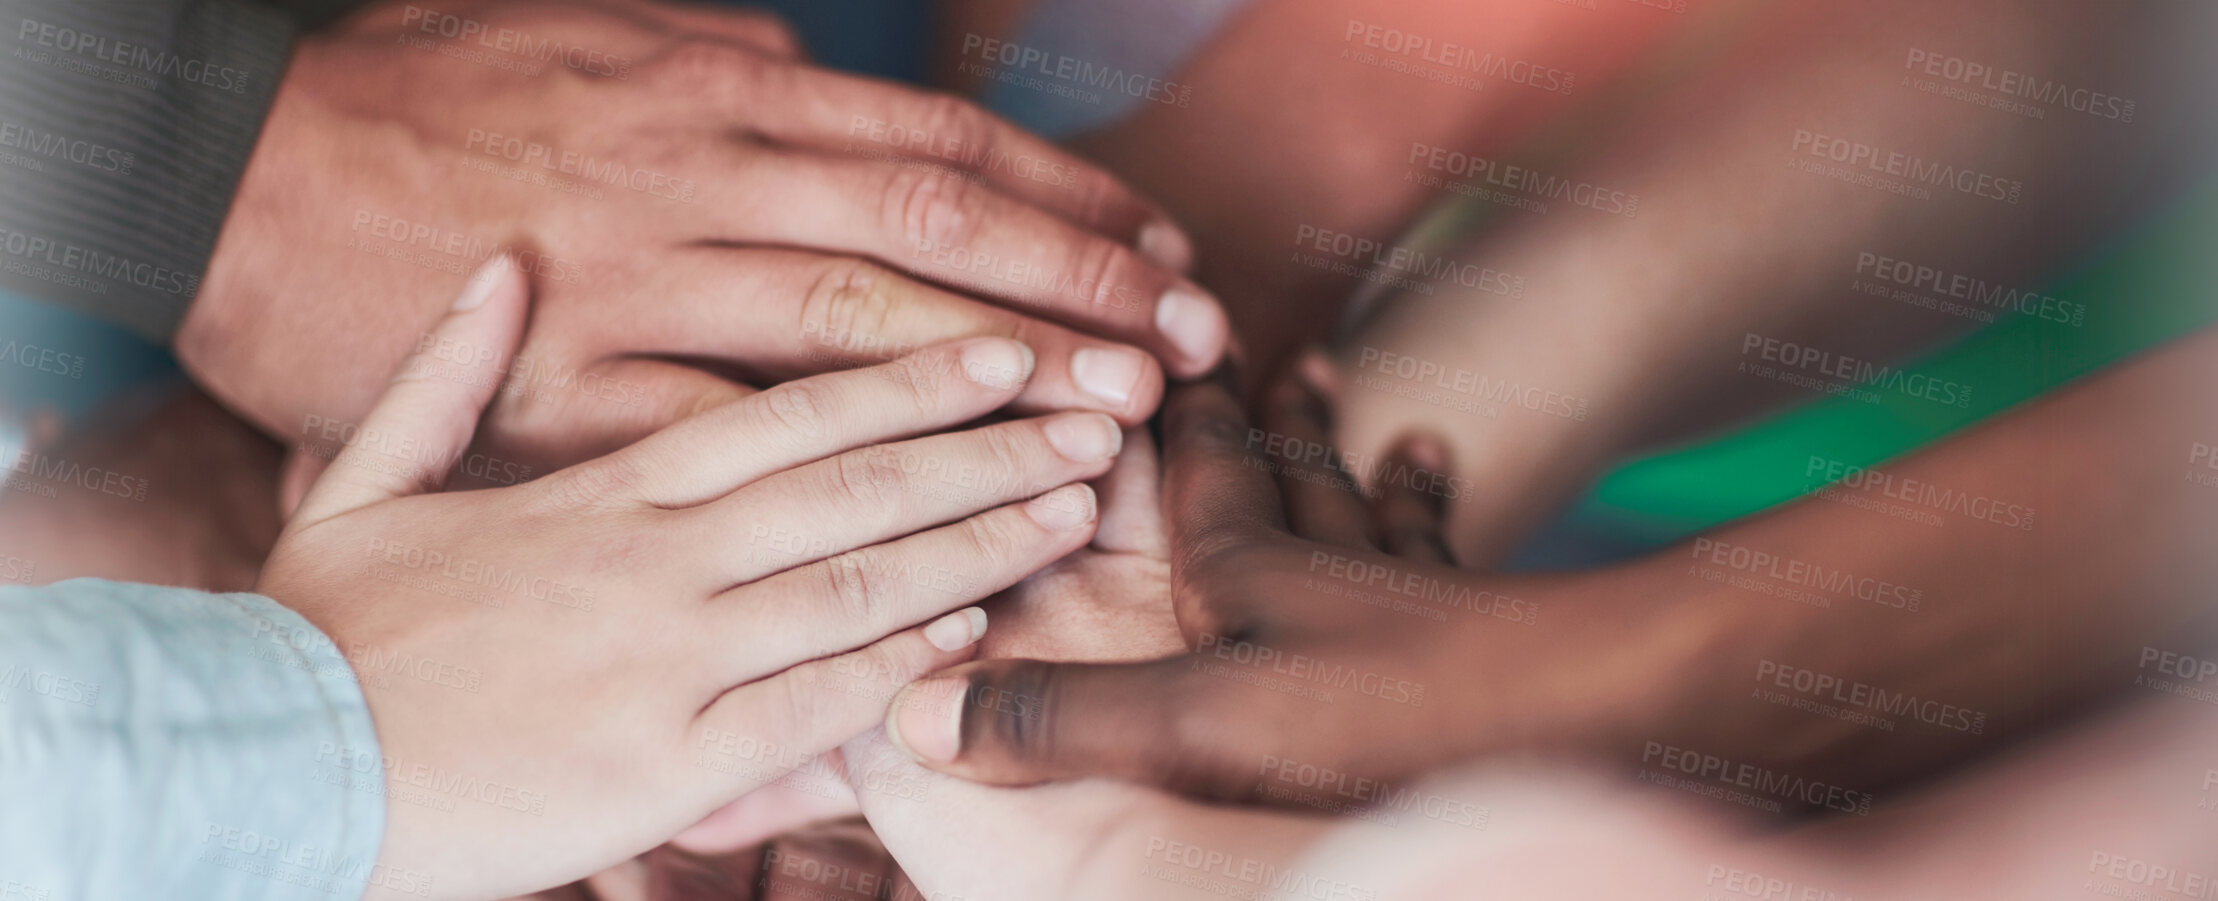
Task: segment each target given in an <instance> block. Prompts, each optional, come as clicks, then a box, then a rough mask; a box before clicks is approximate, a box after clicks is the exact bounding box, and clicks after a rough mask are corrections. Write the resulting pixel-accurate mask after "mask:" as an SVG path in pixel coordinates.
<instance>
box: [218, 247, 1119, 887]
mask: <svg viewBox="0 0 2218 901" xmlns="http://www.w3.org/2000/svg"><path fill="white" fill-rule="evenodd" d="M503 259H504V260H505V258H503ZM525 293H526V291H525V285H524V281H523V279H522V278H521V277H520V274H519V273H518V272H517V270H516V269H515V268H514V267H513V266H509V265H504V264H503V263H502V262H496V263H495V264H493V265H492V266H489V267H488V268H487V269H486V270H485V271H484V272H483V273H481V274H480V275H479V276H477V277H475V278H473V280H472V282H471V284H470V287H469V289H468V291H467V292H466V293H465V294H464V295H463V296H462V298H461V299H460V300H458V301H457V302H456V304H455V305H454V309H453V311H452V312H450V313H449V314H447V316H446V317H445V318H444V319H443V320H442V321H441V323H440V324H439V326H438V327H437V328H436V329H435V330H434V333H433V334H434V337H435V338H437V339H438V340H439V341H451V342H460V343H463V344H468V345H471V346H482V347H490V348H509V347H512V346H514V344H515V342H516V341H517V340H518V335H519V334H520V333H521V331H522V328H523V322H524V318H525ZM1031 368H1032V357H1031V355H1030V353H1029V352H1028V351H1027V350H1026V349H1025V347H1024V346H1023V345H1022V344H1018V343H1016V342H1012V341H1008V340H1006V339H998V338H987V339H972V340H969V341H964V342H958V343H956V344H952V345H948V346H945V347H939V348H934V349H931V350H928V351H925V352H923V353H920V354H917V355H914V356H911V357H907V358H904V359H902V360H900V361H898V362H895V363H891V364H885V365H881V366H876V367H871V368H868V369H863V370H858V371H855V372H849V373H840V374H835V375H828V376H820V377H815V378H810V379H803V380H800V381H795V382H791V383H787V384H785V385H781V386H778V387H776V388H772V389H770V390H768V391H765V392H762V393H760V394H756V395H753V396H751V397H749V398H746V399H744V400H741V401H737V402H735V403H732V404H729V405H726V406H723V407H719V408H717V409H715V410H712V411H708V412H705V413H702V414H700V415H698V416H696V417H693V418H691V419H688V420H686V421H685V422H683V423H681V424H679V425H676V426H673V427H671V428H668V429H665V430H663V431H661V432H658V433H656V434H655V435H653V436H651V437H649V438H647V439H645V440H642V441H640V442H639V443H637V444H634V445H632V446H631V447H628V448H625V449H624V450H623V451H621V452H619V453H616V454H613V455H610V456H608V457H604V458H602V459H599V460H595V461H592V462H589V463H586V464H581V465H578V466H575V467H571V468H569V469H565V470H561V471H558V472H554V473H551V474H548V475H546V476H544V477H542V478H540V479H537V480H535V481H532V482H529V483H526V484H523V485H518V486H514V487H508V488H495V489H488V490H484V491H471V492H459V493H444V494H441V493H428V492H430V489H432V488H435V487H436V486H438V485H439V484H440V483H441V482H442V481H444V480H445V479H446V478H447V476H448V475H449V473H450V471H451V469H452V468H453V466H454V462H455V460H456V458H457V457H458V456H459V455H460V454H461V452H462V450H463V449H464V448H465V447H467V446H468V444H469V442H470V438H471V434H472V431H473V430H474V428H475V427H476V424H477V416H478V412H479V411H480V410H482V409H483V407H484V405H485V404H486V402H487V401H488V400H489V398H490V397H491V395H492V393H493V391H494V390H495V388H494V382H493V381H492V380H491V379H487V378H484V377H483V376H484V373H483V372H482V371H481V368H473V367H469V366H450V365H446V364H443V363H441V362H440V361H439V360H438V359H437V358H436V356H435V354H434V353H433V352H429V351H427V352H421V353H418V354H416V355H415V356H413V357H411V358H410V359H409V360H408V361H407V362H406V363H405V364H404V365H403V367H402V368H401V375H400V377H399V378H398V379H396V381H395V383H394V385H393V387H392V389H391V390H390V391H388V393H387V394H386V396H385V398H384V399H383V400H381V401H380V402H379V404H378V406H377V407H376V409H375V410H373V411H372V412H371V414H370V416H369V417H368V419H367V421H366V422H365V423H364V426H363V434H364V439H363V440H361V441H359V442H356V443H355V444H353V445H351V446H350V447H348V448H347V449H346V450H345V451H344V452H342V453H341V454H340V456H339V457H338V459H336V460H335V461H333V463H332V465H331V467H330V468H329V470H328V471H327V472H325V474H324V475H323V477H322V479H321V480H320V481H319V482H317V484H316V485H315V487H314V488H313V489H312V490H311V491H310V492H309V494H308V496H307V497H306V499H305V500H303V501H302V503H301V505H300V508H299V510H298V511H297V512H296V514H295V516H294V518H293V520H292V521H291V522H290V523H289V524H288V525H287V527H286V531H285V532H284V534H283V535H282V536H281V537H280V538H279V540H278V544H277V547H276V549H275V550H274V551H273V552H272V553H271V556H270V560H269V563H268V564H267V565H266V567H265V568H264V570H263V573H262V577H261V581H260V583H259V585H258V590H260V591H262V592H263V593H265V594H268V595H270V596H271V597H274V598H277V599H278V600H280V601H282V602H284V603H286V604H287V605H288V606H291V607H293V608H294V609H296V610H298V611H300V612H301V614H302V615H304V616H306V617H307V618H308V619H309V620H310V621H312V622H314V623H316V624H317V626H318V627H319V628H321V629H322V630H323V631H324V632H325V633H326V634H328V635H329V636H330V637H331V639H332V640H333V641H334V642H335V643H337V644H338V645H339V647H340V648H341V649H343V650H344V651H345V653H346V655H347V657H348V659H349V660H350V661H352V662H354V663H355V665H356V667H357V668H358V670H367V676H366V677H365V678H363V679H362V685H363V695H364V697H365V698H366V700H367V701H368V704H369V708H370V712H371V715H372V717H373V718H374V720H375V722H376V724H377V731H378V739H379V743H380V745H381V748H380V749H379V751H380V752H382V754H383V757H384V760H383V770H382V771H383V772H384V773H385V776H386V778H387V782H388V785H389V786H390V788H391V789H392V790H391V791H390V792H389V794H390V795H391V796H392V797H394V798H396V799H398V798H404V797H407V796H408V794H409V793H410V792H412V791H415V789H414V788H412V787H411V786H414V785H418V784H419V783H418V782H417V781H414V780H417V779H419V777H421V778H425V779H429V780H430V781H431V782H433V783H436V784H451V783H453V782H454V781H455V780H469V784H473V785H481V786H487V787H491V788H493V789H497V792H495V793H493V795H492V796H491V797H492V800H490V801H484V799H483V798H482V797H481V794H483V793H473V794H471V795H470V796H469V797H468V798H466V799H461V801H460V803H459V804H454V805H441V806H443V807H445V806H451V807H452V808H453V809H445V810H442V809H433V808H427V807H424V806H420V805H415V804H408V803H394V804H392V805H391V806H390V808H389V813H388V824H387V833H386V836H385V841H384V844H383V847H382V850H381V852H380V858H379V861H380V863H381V864H382V865H383V866H384V867H385V870H384V872H400V873H415V874H423V875H424V876H425V877H426V880H427V881H421V882H419V881H415V880H411V881H410V883H409V885H408V886H407V887H406V888H416V887H422V886H425V885H428V887H429V889H430V890H431V892H432V893H433V894H434V895H435V896H439V897H487V896H497V895H499V894H501V893H510V892H516V891H526V890H533V889H537V888H541V887H545V886H548V885H553V884H557V883H560V882H563V881H565V880H569V879H574V878H576V877H579V876H582V875H585V874H586V873H590V872H594V871H596V870H599V869H601V868H603V867H605V866H607V865H609V864H611V863H614V862H616V861H619V860H623V859H626V858H629V857H631V856H633V855H635V854H637V853H639V852H641V851H644V850H646V849H647V848H649V847H652V846H654V845H656V844H658V843H660V842H662V841H663V840H664V839H667V838H669V837H670V836H671V835H673V834H675V833H676V832H678V831H679V830H680V829H682V828H683V827H685V826H686V825H687V824H689V823H692V822H694V821H697V820H699V819H701V818H702V817H703V816H704V815H705V814H707V813H708V812H710V811H711V810H714V809H716V808H718V807H720V806H722V805H724V804H726V803H728V802H730V801H731V800H733V799H734V798H736V797H739V796H740V795H742V794H744V793H746V792H747V791H749V790H751V789H754V788H756V787H759V786H761V785H762V784H764V783H767V782H769V781H771V780H772V779H775V778H778V777H779V776H780V775H782V774H783V772H784V771H785V770H786V769H787V768H790V767H792V766H794V765H797V764H799V763H800V762H802V761H805V760H807V759H808V758H810V757H812V756H814V755H816V754H818V753H821V752H823V751H826V750H829V749H831V748H833V747H835V746H836V745H837V744H838V743H839V742H841V741H843V740H845V739H846V738H848V737H850V736H852V735H854V734H855V733H857V732H859V731H861V730H863V729H866V728H869V727H870V726H871V725H873V724H875V723H876V722H877V721H878V719H879V718H881V717H882V716H883V714H884V710H885V708H886V704H887V702H888V699H889V698H890V697H891V696H892V695H893V693H894V692H895V690H896V689H898V688H899V687H900V686H901V685H903V684H905V683H906V682H907V681H908V680H909V679H912V678H914V677H915V676H917V675H919V674H921V673H924V672H929V671H931V670H934V669H938V668H940V667H943V666H946V665H948V664H950V663H953V662H956V661H959V660H962V659H964V658H966V657H968V656H969V654H970V653H971V649H970V646H971V644H972V643H973V642H975V640H976V638H977V637H978V635H979V633H981V632H982V631H983V628H984V623H983V615H982V614H981V613H979V612H977V611H962V612H957V613H954V614H952V615H947V616H942V614H946V613H947V612H948V611H950V610H953V609H954V608H957V607H961V606H963V605H964V604H967V603H970V602H974V601H977V600H980V599H983V598H985V597H987V596H989V595H991V594H993V593H994V592H996V591H999V590H1000V589H1002V588H1004V587H1006V586H1008V585H1009V584H1012V583H1014V582H1015V581H1017V580H1018V579H1019V578H1021V577H1023V576H1024V575H1025V574H1026V573H1029V572H1031V571H1033V570H1035V569H1037V568H1039V567H1040V566H1042V565H1044V564H1046V563H1047V562H1048V561H1050V560H1053V559H1055V558H1057V557H1060V556H1062V555H1063V554H1065V553H1068V552H1069V551H1071V550H1073V549H1075V548H1076V547H1078V546H1081V545H1083V544H1085V543H1086V541H1087V540H1088V539H1089V538H1091V536H1092V532H1093V526H1094V521H1095V507H1094V500H1093V494H1092V492H1091V490H1090V489H1088V488H1087V487H1086V486H1084V485H1068V484H1067V483H1070V482H1074V481H1078V480H1082V479H1086V478H1090V477H1093V476H1096V475H1099V474H1100V473H1102V472H1103V471H1104V470H1106V469H1107V468H1108V467H1109V465H1110V461H1111V458H1112V457H1113V456H1114V455H1115V453H1116V451H1117V444H1118V442H1119V440H1120V435H1119V433H1118V431H1117V429H1116V427H1115V425H1114V423H1113V422H1112V421H1111V420H1110V419H1109V418H1108V417H1106V416H1103V415H1101V414H1098V413H1064V414H1059V415H1056V416H1051V417H1047V418H1044V419H1034V420H1020V421H1014V422H1005V423H1000V424H996V425H991V426H986V427H983V428H979V429H976V430H972V431H966V432H955V433H949V434H934V435H932V436H931V437H926V438H921V439H916V440H911V441H903V442H898V443H892V444H883V445H880V446H875V447H870V446H868V445H872V444H875V443H878V442H885V441H889V440H892V439H895V438H899V437H902V436H905V435H912V434H928V433H933V432H937V431H940V430H943V429H947V428H951V427H953V426H955V425H957V424H959V423H964V422H969V421H971V420H974V419H977V418H978V417H980V416H982V415H984V414H986V413H988V412H990V411H992V410H994V409H996V408H998V407H1000V406H1002V405H1004V404H1007V403H1008V402H1009V401H1010V400H1011V399H1012V398H1013V397H1015V396H1016V395H1017V393H1018V392H1019V390H1020V389H1021V386H1022V385H1023V384H1024V381H1025V378H1026V376H1027V375H1028V374H1029V373H1030V371H1031ZM980 474H990V476H991V477H980ZM1054 485H1066V487H1063V488H1060V489H1057V490H1054V491H1049V492H1047V493H1045V494H1040V496H1038V497H1036V498H1034V499H1033V500H1031V501H1030V502H1023V501H1024V500H1025V498H1027V497H1032V496H1033V495H1036V494H1039V493H1040V491H1041V490H1042V489H1044V488H1046V487H1049V486H1054ZM904 536H906V537H904ZM935 617H938V619H934V618H935ZM927 621H931V622H932V624H931V625H930V626H929V627H920V626H922V624H923V623H925V622H927ZM380 660H391V661H404V662H407V666H406V667H405V668H404V671H403V672H402V673H401V674H400V675H394V674H391V673H382V672H380V671H379V670H378V668H376V667H374V666H373V662H374V661H380ZM427 665H428V666H429V667H430V668H429V669H427V668H426V667H427ZM422 672H430V673H432V676H430V677H422V676H417V675H416V674H418V673H422ZM387 677H389V678H387ZM331 750H332V754H331V759H329V760H322V761H318V762H317V763H318V764H321V765H327V766H331V767H333V768H334V770H335V772H336V774H337V775H339V776H351V775H352V774H355V773H376V772H379V771H380V770H379V768H378V766H377V764H378V761H376V760H375V759H374V755H372V758H371V759H368V760H367V761H366V762H365V759H364V758H363V755H365V754H371V751H370V749H344V748H342V749H331ZM425 774H430V775H429V776H426V775H425ZM386 787H387V786H379V788H380V789H385V788H386ZM481 801H484V802H483V803H480V802H481ZM393 887H395V886H373V893H374V892H376V891H378V890H381V889H384V888H393ZM403 890H406V889H405V888H403Z"/></svg>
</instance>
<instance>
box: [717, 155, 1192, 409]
mask: <svg viewBox="0 0 2218 901" xmlns="http://www.w3.org/2000/svg"><path fill="white" fill-rule="evenodd" d="M749 172H750V177H747V178H743V179H735V180H733V182H732V183H731V184H729V185H718V186H711V187H710V188H709V190H710V192H711V193H712V194H714V193H716V192H724V191H731V192H735V193H734V194H733V195H731V196H710V197H708V198H707V200H708V202H707V203H706V204H705V205H704V206H703V207H702V208H701V209H702V210H703V211H704V212H707V213H710V214H714V215H721V216H724V217H725V221H722V222H719V223H716V224H714V225H713V226H712V227H714V228H717V229H718V230H719V231H720V232H723V234H720V235H718V236H717V237H720V238H722V239H723V240H728V241H771V242H779V243H785V244H794V245H801V246H806V247H814V248H820V249H824V250H829V251H838V252H842V253H849V254H855V255H859V256H866V257H871V258H873V259H876V260H879V261H881V262H884V263H886V264H887V265H889V266H893V267H894V268H897V269H901V270H903V271H906V272H910V273H913V274H915V275H917V276H919V277H921V278H925V279H928V280H931V281H933V282H937V283H940V284H945V285H950V286H953V287H956V288H959V289H962V290H963V291H965V292H968V293H971V294H976V295H978V296H980V297H984V298H988V299H992V300H995V301H998V302H1001V303H1003V304H1006V305H1009V306H1011V307H1013V308H1016V309H1020V310H1027V311H1033V312H1036V313H1037V314H1038V315H1041V316H1045V317H1047V318H1050V319H1053V320H1055V321H1058V322H1062V323H1064V324H1067V325H1071V326H1073V327H1076V328H1078V329H1080V330H1082V331H1086V332H1089V333H1093V334H1098V335H1101V336H1103V337H1107V338H1111V339H1115V340H1118V341H1124V342H1129V343H1132V344H1136V345H1139V346H1141V347H1143V348H1146V349H1147V350H1148V351H1149V352H1150V353H1153V354H1155V355H1156V356H1157V357H1158V358H1160V359H1162V360H1163V361H1164V365H1165V366H1166V367H1168V368H1169V369H1170V370H1171V371H1172V373H1173V374H1175V375H1178V376H1180V377H1192V376H1196V375H1199V374H1201V373H1203V372H1206V371H1207V370H1208V369H1209V367H1211V366H1213V365H1215V364H1216V361H1217V359H1218V358H1219V357H1221V356H1222V355H1223V353H1224V348H1225V342H1226V340H1227V336H1228V335H1229V334H1230V325H1229V321H1228V320H1227V319H1226V318H1225V313H1224V309H1223V308H1222V307H1221V306H1220V305H1219V304H1218V303H1217V301H1216V299H1215V298H1214V297H1212V296H1210V295H1209V294H1208V292H1205V291H1203V290H1202V289H1201V288H1200V287H1198V286H1196V285H1195V284H1193V283H1192V282H1190V281H1187V280H1186V279H1184V278H1182V277H1180V276H1179V274H1178V273H1177V272H1175V271H1173V270H1170V269H1166V268H1163V267H1162V266H1159V265H1157V264H1155V263H1153V262H1150V261H1148V260H1147V259H1145V258H1144V257H1142V256H1140V255H1139V254H1138V253H1137V252H1135V251H1133V250H1132V249H1131V248H1129V247H1126V246H1125V245H1123V244H1119V243H1117V242H1116V241H1113V240H1111V239H1108V238H1104V237H1102V236H1100V235H1097V234H1095V233H1093V232H1089V231H1086V230H1085V229H1082V228H1079V227H1077V226H1074V225H1071V224H1070V223H1067V222H1064V221H1063V220H1061V219H1059V218H1056V217H1055V216H1054V215H1052V214H1050V213H1047V212H1045V211H1042V210H1041V209H1039V208H1038V207H1035V206H1032V205H1030V204H1027V203H1024V202H1023V201H1020V200H1017V199H1015V198H1013V197H1010V196H1009V195H1007V194H1003V193H1001V192H1000V191H998V190H996V189H994V188H993V187H992V186H989V185H981V184H978V183H975V182H972V181H970V180H968V179H965V178H961V177H958V176H955V175H950V174H947V173H945V172H940V171H935V170H930V169H918V168H914V167H904V166H896V165H889V164H886V163H882V162H878V161H872V160H853V159H842V158H836V157H822V156H808V155H803V154H801V153H799V152H787V153H783V154H773V155H771V156H770V158H768V159H756V160H755V161H754V166H753V167H752V168H751V169H750V170H749ZM741 193H743V194H744V196H740V194H741ZM765 208H767V209H775V210H778V211H779V212H780V214H781V215H779V216H776V217H773V218H772V219H771V220H770V221H769V222H768V223H767V224H766V223H765V222H764V221H763V220H762V218H761V217H759V216H739V215H736V214H733V213H731V212H728V211H734V210H757V209H765ZM858 217H859V218H858Z"/></svg>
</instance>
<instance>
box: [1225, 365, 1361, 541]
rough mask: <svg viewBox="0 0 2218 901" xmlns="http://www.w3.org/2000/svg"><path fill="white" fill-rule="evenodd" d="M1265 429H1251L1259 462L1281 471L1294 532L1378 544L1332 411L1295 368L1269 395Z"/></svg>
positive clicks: (1250, 442) (1280, 480)
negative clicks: (1335, 439)
mask: <svg viewBox="0 0 2218 901" xmlns="http://www.w3.org/2000/svg"><path fill="white" fill-rule="evenodd" d="M1263 404H1264V418H1263V434H1262V435H1260V436H1258V435H1256V434H1255V433H1253V432H1251V433H1249V435H1248V450H1249V452H1250V454H1251V455H1252V456H1253V458H1254V461H1255V465H1257V466H1259V467H1261V468H1263V469H1265V470H1268V471H1274V472H1276V473H1277V474H1278V486H1279V491H1280V493H1281V494H1282V495H1283V496H1284V497H1285V499H1286V519H1287V523H1288V524H1289V525H1291V526H1292V527H1293V530H1294V534H1296V535H1300V536H1302V537H1304V538H1309V539H1312V540H1316V541H1322V542H1326V543H1328V544H1336V545H1339V546H1341V547H1346V548H1357V549H1360V550H1375V549H1377V545H1376V544H1375V543H1374V542H1373V541H1372V538H1371V535H1370V519H1371V516H1370V513H1371V511H1370V507H1369V505H1368V504H1367V503H1365V500H1364V496H1363V494H1361V493H1360V492H1362V491H1363V490H1364V489H1363V487H1362V486H1361V485H1360V484H1359V483H1357V481H1356V480H1355V478H1354V476H1353V475H1351V474H1350V473H1348V472H1347V470H1346V468H1345V465H1344V463H1345V458H1343V457H1342V456H1341V455H1340V452H1339V450H1338V449H1336V448H1334V447H1333V446H1332V434H1333V431H1332V411H1331V410H1330V409H1329V408H1327V407H1326V405H1325V401H1324V399H1323V398H1321V397H1319V396H1317V395H1316V393H1314V392H1312V391H1310V390H1309V388H1308V386H1306V385H1304V384H1303V383H1302V381H1301V380H1300V379H1299V378H1298V377H1296V376H1295V374H1294V373H1293V372H1291V371H1289V372H1288V373H1287V374H1286V375H1284V376H1281V377H1280V378H1279V380H1278V381H1276V382H1274V383H1272V385H1271V387H1270V390H1268V391H1267V392H1265V395H1264V400H1263Z"/></svg>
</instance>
